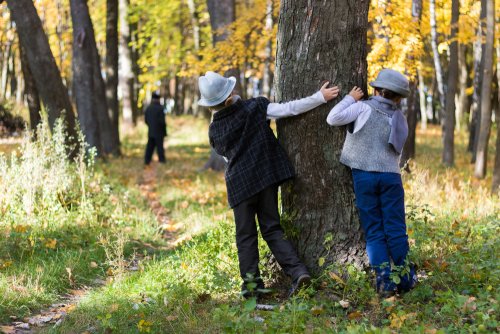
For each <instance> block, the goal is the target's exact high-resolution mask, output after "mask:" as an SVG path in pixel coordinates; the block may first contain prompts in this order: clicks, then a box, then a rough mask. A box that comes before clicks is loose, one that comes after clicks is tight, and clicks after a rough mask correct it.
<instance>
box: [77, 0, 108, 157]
mask: <svg viewBox="0 0 500 334" xmlns="http://www.w3.org/2000/svg"><path fill="white" fill-rule="evenodd" d="M70 6H71V18H72V22H73V92H74V96H75V100H76V105H77V110H78V119H79V120H80V126H81V129H82V132H83V134H84V136H85V141H86V143H87V144H88V145H89V147H94V148H95V149H96V150H97V152H98V154H102V153H103V151H102V142H101V136H100V135H101V132H100V129H99V125H100V124H99V122H98V121H97V110H96V108H95V107H96V106H95V104H94V102H95V100H96V99H95V97H94V92H95V87H94V86H95V82H94V64H93V57H94V55H93V52H92V42H91V39H92V38H94V36H93V35H91V33H92V34H93V31H91V29H90V28H89V19H90V18H89V17H88V8H87V3H86V2H85V0H70Z"/></svg>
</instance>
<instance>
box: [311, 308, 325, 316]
mask: <svg viewBox="0 0 500 334" xmlns="http://www.w3.org/2000/svg"><path fill="white" fill-rule="evenodd" d="M324 312H325V309H324V308H323V306H314V307H313V308H311V314H312V315H316V316H318V315H322V314H323V313H324Z"/></svg>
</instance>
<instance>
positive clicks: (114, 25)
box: [106, 0, 120, 155]
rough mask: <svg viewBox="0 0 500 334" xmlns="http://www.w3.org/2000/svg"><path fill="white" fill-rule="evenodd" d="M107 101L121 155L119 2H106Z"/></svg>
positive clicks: (116, 152) (118, 152) (114, 135)
mask: <svg viewBox="0 0 500 334" xmlns="http://www.w3.org/2000/svg"><path fill="white" fill-rule="evenodd" d="M106 4H107V5H106V9H107V13H106V15H107V18H106V100H107V104H108V116H109V119H110V122H111V132H112V138H113V142H114V143H115V146H116V151H115V152H114V153H115V154H117V155H119V154H120V133H119V118H120V105H119V103H118V0H107V1H106Z"/></svg>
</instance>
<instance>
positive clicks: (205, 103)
mask: <svg viewBox="0 0 500 334" xmlns="http://www.w3.org/2000/svg"><path fill="white" fill-rule="evenodd" d="M227 79H228V84H227V85H226V87H224V91H223V92H221V94H220V95H219V96H218V97H217V98H215V99H210V100H208V99H205V98H203V97H202V98H200V99H199V100H198V105H200V106H202V107H214V106H217V105H219V104H221V103H222V102H224V101H226V100H227V98H228V97H229V96H230V95H231V93H232V92H233V90H234V87H235V86H236V78H235V77H229V78H227Z"/></svg>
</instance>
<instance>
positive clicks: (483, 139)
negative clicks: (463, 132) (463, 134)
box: [474, 0, 495, 179]
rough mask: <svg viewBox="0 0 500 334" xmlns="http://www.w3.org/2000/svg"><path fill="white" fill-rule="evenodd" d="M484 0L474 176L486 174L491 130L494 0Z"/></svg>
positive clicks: (481, 176) (482, 176) (479, 176)
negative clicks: (479, 113)
mask: <svg viewBox="0 0 500 334" xmlns="http://www.w3.org/2000/svg"><path fill="white" fill-rule="evenodd" d="M483 1H485V2H486V6H485V7H486V44H485V47H484V56H483V57H482V59H483V65H482V66H481V67H482V69H483V78H482V82H481V120H480V127H479V136H478V141H477V153H476V164H475V167H474V176H475V177H477V178H480V179H482V178H484V177H485V176H486V167H487V158H488V141H489V138H490V130H491V86H492V85H491V83H492V82H493V47H494V42H495V0H483Z"/></svg>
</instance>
